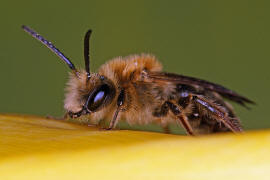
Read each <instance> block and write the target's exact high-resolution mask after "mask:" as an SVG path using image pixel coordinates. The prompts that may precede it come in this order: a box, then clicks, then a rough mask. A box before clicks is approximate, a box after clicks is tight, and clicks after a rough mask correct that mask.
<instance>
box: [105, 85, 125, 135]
mask: <svg viewBox="0 0 270 180" xmlns="http://www.w3.org/2000/svg"><path fill="white" fill-rule="evenodd" d="M124 103H125V90H124V89H122V90H121V91H120V93H119V95H118V98H117V109H116V111H115V113H114V115H113V119H112V120H111V122H110V126H109V128H107V130H111V129H113V128H115V126H116V125H117V123H118V118H117V117H118V114H119V112H120V111H121V110H123V109H122V106H123V105H124Z"/></svg>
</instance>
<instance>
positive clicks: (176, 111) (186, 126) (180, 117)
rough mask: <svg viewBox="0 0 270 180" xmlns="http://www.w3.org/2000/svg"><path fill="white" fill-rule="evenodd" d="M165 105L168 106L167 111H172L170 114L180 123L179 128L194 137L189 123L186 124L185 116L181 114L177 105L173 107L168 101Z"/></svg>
mask: <svg viewBox="0 0 270 180" xmlns="http://www.w3.org/2000/svg"><path fill="white" fill-rule="evenodd" d="M166 103H167V104H168V106H169V109H170V110H171V111H172V113H173V114H174V115H175V116H176V117H177V118H178V120H179V121H178V122H180V124H181V126H182V127H183V128H184V129H185V130H186V132H187V134H189V135H193V136H194V135H195V134H194V131H193V129H192V127H191V125H190V123H189V122H188V118H187V116H185V115H184V114H183V113H182V112H181V110H180V108H179V107H178V106H177V105H175V104H173V103H171V102H169V101H167V102H166Z"/></svg>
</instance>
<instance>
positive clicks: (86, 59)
mask: <svg viewBox="0 0 270 180" xmlns="http://www.w3.org/2000/svg"><path fill="white" fill-rule="evenodd" d="M91 33H92V30H91V29H89V30H88V31H87V32H86V34H85V36H84V62H85V71H86V73H87V80H89V79H90V57H89V44H90V43H89V39H90V35H91Z"/></svg>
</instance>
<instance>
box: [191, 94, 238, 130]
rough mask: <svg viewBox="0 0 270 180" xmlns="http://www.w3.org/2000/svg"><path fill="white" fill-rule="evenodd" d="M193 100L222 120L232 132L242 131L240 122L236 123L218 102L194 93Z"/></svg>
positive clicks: (211, 114)
mask: <svg viewBox="0 0 270 180" xmlns="http://www.w3.org/2000/svg"><path fill="white" fill-rule="evenodd" d="M192 101H193V102H194V103H195V104H196V105H197V106H199V107H201V108H202V109H204V110H206V111H207V112H208V114H209V115H210V116H213V117H214V119H217V120H218V121H220V122H222V123H223V124H224V125H225V126H226V127H227V128H229V129H230V130H231V131H232V132H242V131H243V130H242V128H241V126H240V125H239V124H238V123H234V121H233V119H231V118H230V117H229V115H228V113H227V112H226V111H224V110H223V109H222V108H221V107H220V106H218V105H217V104H215V103H213V102H211V101H209V100H207V99H205V98H203V97H201V96H197V95H192Z"/></svg>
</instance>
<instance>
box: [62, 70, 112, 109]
mask: <svg viewBox="0 0 270 180" xmlns="http://www.w3.org/2000/svg"><path fill="white" fill-rule="evenodd" d="M66 91H67V93H66V98H65V109H66V110H67V111H68V112H73V113H76V112H82V114H91V113H93V112H97V111H99V110H101V109H103V108H104V107H106V106H107V105H109V104H111V103H112V101H113V100H114V97H115V93H116V88H115V86H114V84H113V82H112V81H111V80H109V79H108V78H106V77H104V76H101V75H99V74H97V73H91V74H88V73H87V72H85V71H84V70H83V71H80V72H79V77H78V76H76V75H74V74H70V80H69V82H68V83H67V88H66Z"/></svg>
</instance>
